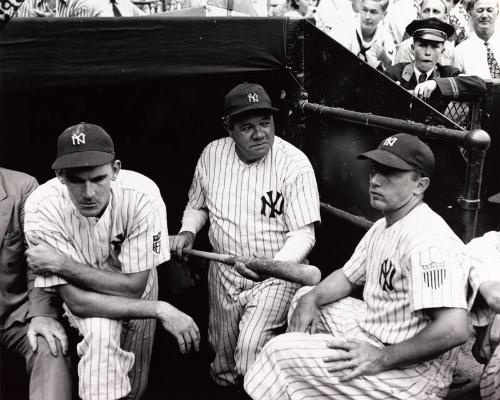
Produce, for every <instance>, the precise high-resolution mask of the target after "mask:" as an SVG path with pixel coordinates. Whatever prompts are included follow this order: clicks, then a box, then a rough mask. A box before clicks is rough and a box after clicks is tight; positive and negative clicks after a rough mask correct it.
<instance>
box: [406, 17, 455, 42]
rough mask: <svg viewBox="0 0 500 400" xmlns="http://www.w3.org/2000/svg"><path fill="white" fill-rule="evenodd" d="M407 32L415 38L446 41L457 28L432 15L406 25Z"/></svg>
mask: <svg viewBox="0 0 500 400" xmlns="http://www.w3.org/2000/svg"><path fill="white" fill-rule="evenodd" d="M406 32H408V34H409V35H410V36H413V39H421V40H428V41H431V42H444V41H446V39H448V38H449V37H450V36H452V35H453V34H454V33H455V28H454V27H453V25H450V24H447V23H446V22H443V21H441V20H440V19H438V18H434V17H432V18H424V19H416V20H414V21H412V22H411V23H410V24H409V25H408V26H407V27H406Z"/></svg>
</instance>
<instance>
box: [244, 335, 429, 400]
mask: <svg viewBox="0 0 500 400" xmlns="http://www.w3.org/2000/svg"><path fill="white" fill-rule="evenodd" d="M331 338H332V336H331V335H329V334H314V335H310V334H306V333H298V332H294V333H286V334H284V335H280V336H278V337H276V338H274V339H272V340H270V341H269V342H268V343H267V345H266V346H265V347H264V348H263V349H262V352H261V354H260V355H259V356H258V357H257V360H256V361H255V363H254V364H253V366H252V367H251V368H250V369H249V371H248V373H247V375H246V376H245V390H246V391H247V392H248V393H249V394H250V396H251V397H252V399H254V400H255V399H273V400H279V399H291V400H295V399H302V398H313V397H314V398H325V399H326V398H331V399H336V400H338V399H360V398H379V397H380V396H381V397H383V398H391V399H428V398H432V396H433V395H432V393H430V392H428V390H429V387H428V385H429V381H430V380H432V379H433V378H432V377H429V379H424V378H423V377H422V375H421V371H416V370H414V369H411V368H407V369H397V370H388V371H384V372H382V373H381V374H378V375H374V376H362V377H359V378H354V379H351V380H349V381H346V382H340V381H339V378H340V377H341V376H342V375H343V374H344V372H342V371H340V372H333V373H332V372H329V371H328V370H327V368H328V366H329V364H327V363H326V362H325V361H324V359H325V357H329V356H330V357H333V356H336V355H338V350H335V349H330V348H328V347H327V343H328V341H329V340H330V339H331ZM370 393H371V394H370Z"/></svg>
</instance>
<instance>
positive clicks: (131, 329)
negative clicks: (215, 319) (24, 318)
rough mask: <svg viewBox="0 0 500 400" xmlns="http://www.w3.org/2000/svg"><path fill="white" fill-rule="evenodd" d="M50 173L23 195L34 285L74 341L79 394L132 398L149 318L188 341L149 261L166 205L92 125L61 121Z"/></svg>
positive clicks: (164, 241) (162, 255)
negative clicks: (60, 312) (59, 311)
mask: <svg viewBox="0 0 500 400" xmlns="http://www.w3.org/2000/svg"><path fill="white" fill-rule="evenodd" d="M52 169H54V170H55V173H56V178H54V179H51V180H49V181H48V182H46V183H45V184H43V185H41V186H39V187H38V188H37V189H36V190H35V191H34V192H33V193H32V194H31V195H30V197H29V198H28V200H27V201H26V208H25V210H26V216H25V232H26V237H27V239H28V242H29V244H30V248H29V249H28V251H27V252H26V254H27V261H28V264H29V266H30V268H31V269H32V271H33V272H34V273H35V274H37V278H36V281H35V286H36V287H39V288H44V289H45V290H47V291H57V293H58V294H59V295H60V296H61V298H62V300H63V301H64V305H63V306H64V309H65V311H66V316H67V317H68V319H69V321H70V323H71V325H72V326H74V327H76V328H77V329H78V331H79V333H80V334H81V336H82V337H83V340H82V342H80V343H79V344H78V346H77V351H78V355H79V356H80V362H79V364H78V377H79V390H78V392H79V395H80V397H81V398H82V399H83V400H115V399H125V398H126V399H140V398H141V396H142V394H143V392H144V390H145V389H146V385H147V380H148V372H149V361H150V359H151V351H152V346H153V339H154V332H155V327H156V319H159V320H160V321H161V323H162V324H163V326H164V327H165V329H166V330H167V331H169V332H170V333H171V334H172V335H174V336H175V338H176V339H177V341H178V343H179V347H180V350H181V352H183V353H185V352H188V351H189V350H190V349H191V348H195V349H197V348H198V343H199V331H198V328H197V326H196V324H195V323H194V322H193V320H192V319H191V318H190V317H189V316H187V315H186V314H184V313H182V312H181V311H179V310H177V309H176V308H174V307H172V306H171V305H170V304H167V303H165V302H159V301H156V300H157V298H158V278H157V273H156V266H157V265H159V264H161V263H163V262H165V261H167V260H168V259H169V258H170V253H169V249H168V231H167V215H166V208H165V204H164V202H163V200H162V197H161V194H160V191H159V189H158V187H157V186H156V185H155V184H154V182H153V181H151V180H150V179H148V178H147V177H145V176H143V175H141V174H139V173H137V172H132V171H127V170H122V169H121V163H120V161H119V160H117V159H115V151H114V145H113V141H112V139H111V137H110V136H109V135H108V134H107V133H106V132H105V131H104V129H102V128H101V127H99V126H97V125H92V124H86V123H81V124H78V125H75V126H71V127H69V128H68V129H66V130H65V131H64V132H63V133H62V134H61V135H60V136H59V138H58V141H57V158H56V160H55V161H54V163H53V164H52Z"/></svg>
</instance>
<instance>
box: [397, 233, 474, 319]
mask: <svg viewBox="0 0 500 400" xmlns="http://www.w3.org/2000/svg"><path fill="white" fill-rule="evenodd" d="M435 243H439V238H434V240H432V238H429V239H428V240H426V241H424V242H423V243H422V244H421V245H419V246H417V247H416V248H415V249H413V250H412V251H411V253H410V254H409V255H408V259H407V263H408V265H407V266H408V268H409V278H410V285H409V287H410V290H411V294H410V301H411V307H412V310H413V311H417V310H422V309H426V308H443V307H450V308H467V303H466V289H467V272H468V271H466V270H465V268H464V265H463V257H464V255H463V252H462V251H460V250H458V251H457V247H456V246H452V247H450V248H447V247H445V246H436V244H435Z"/></svg>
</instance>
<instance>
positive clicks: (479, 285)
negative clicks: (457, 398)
mask: <svg viewBox="0 0 500 400" xmlns="http://www.w3.org/2000/svg"><path fill="white" fill-rule="evenodd" d="M488 200H489V201H490V202H492V203H500V193H498V194H496V195H494V196H491V197H490V198H489V199H488ZM465 247H466V253H467V255H468V256H469V257H470V273H469V284H470V287H471V290H470V291H469V292H470V294H471V296H470V298H469V308H470V309H471V317H472V318H471V319H472V323H473V325H474V327H475V329H476V343H475V344H474V347H473V349H472V352H473V354H474V356H475V357H476V359H477V360H478V361H479V362H480V363H482V364H485V367H484V370H483V373H482V375H481V379H480V392H481V398H483V399H485V400H496V399H498V398H500V347H499V346H498V343H500V270H499V268H498V266H499V264H500V232H494V231H493V232H487V233H486V234H484V235H483V236H481V237H479V238H475V239H473V240H471V241H470V242H469V243H468V244H467V245H466V246H465Z"/></svg>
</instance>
